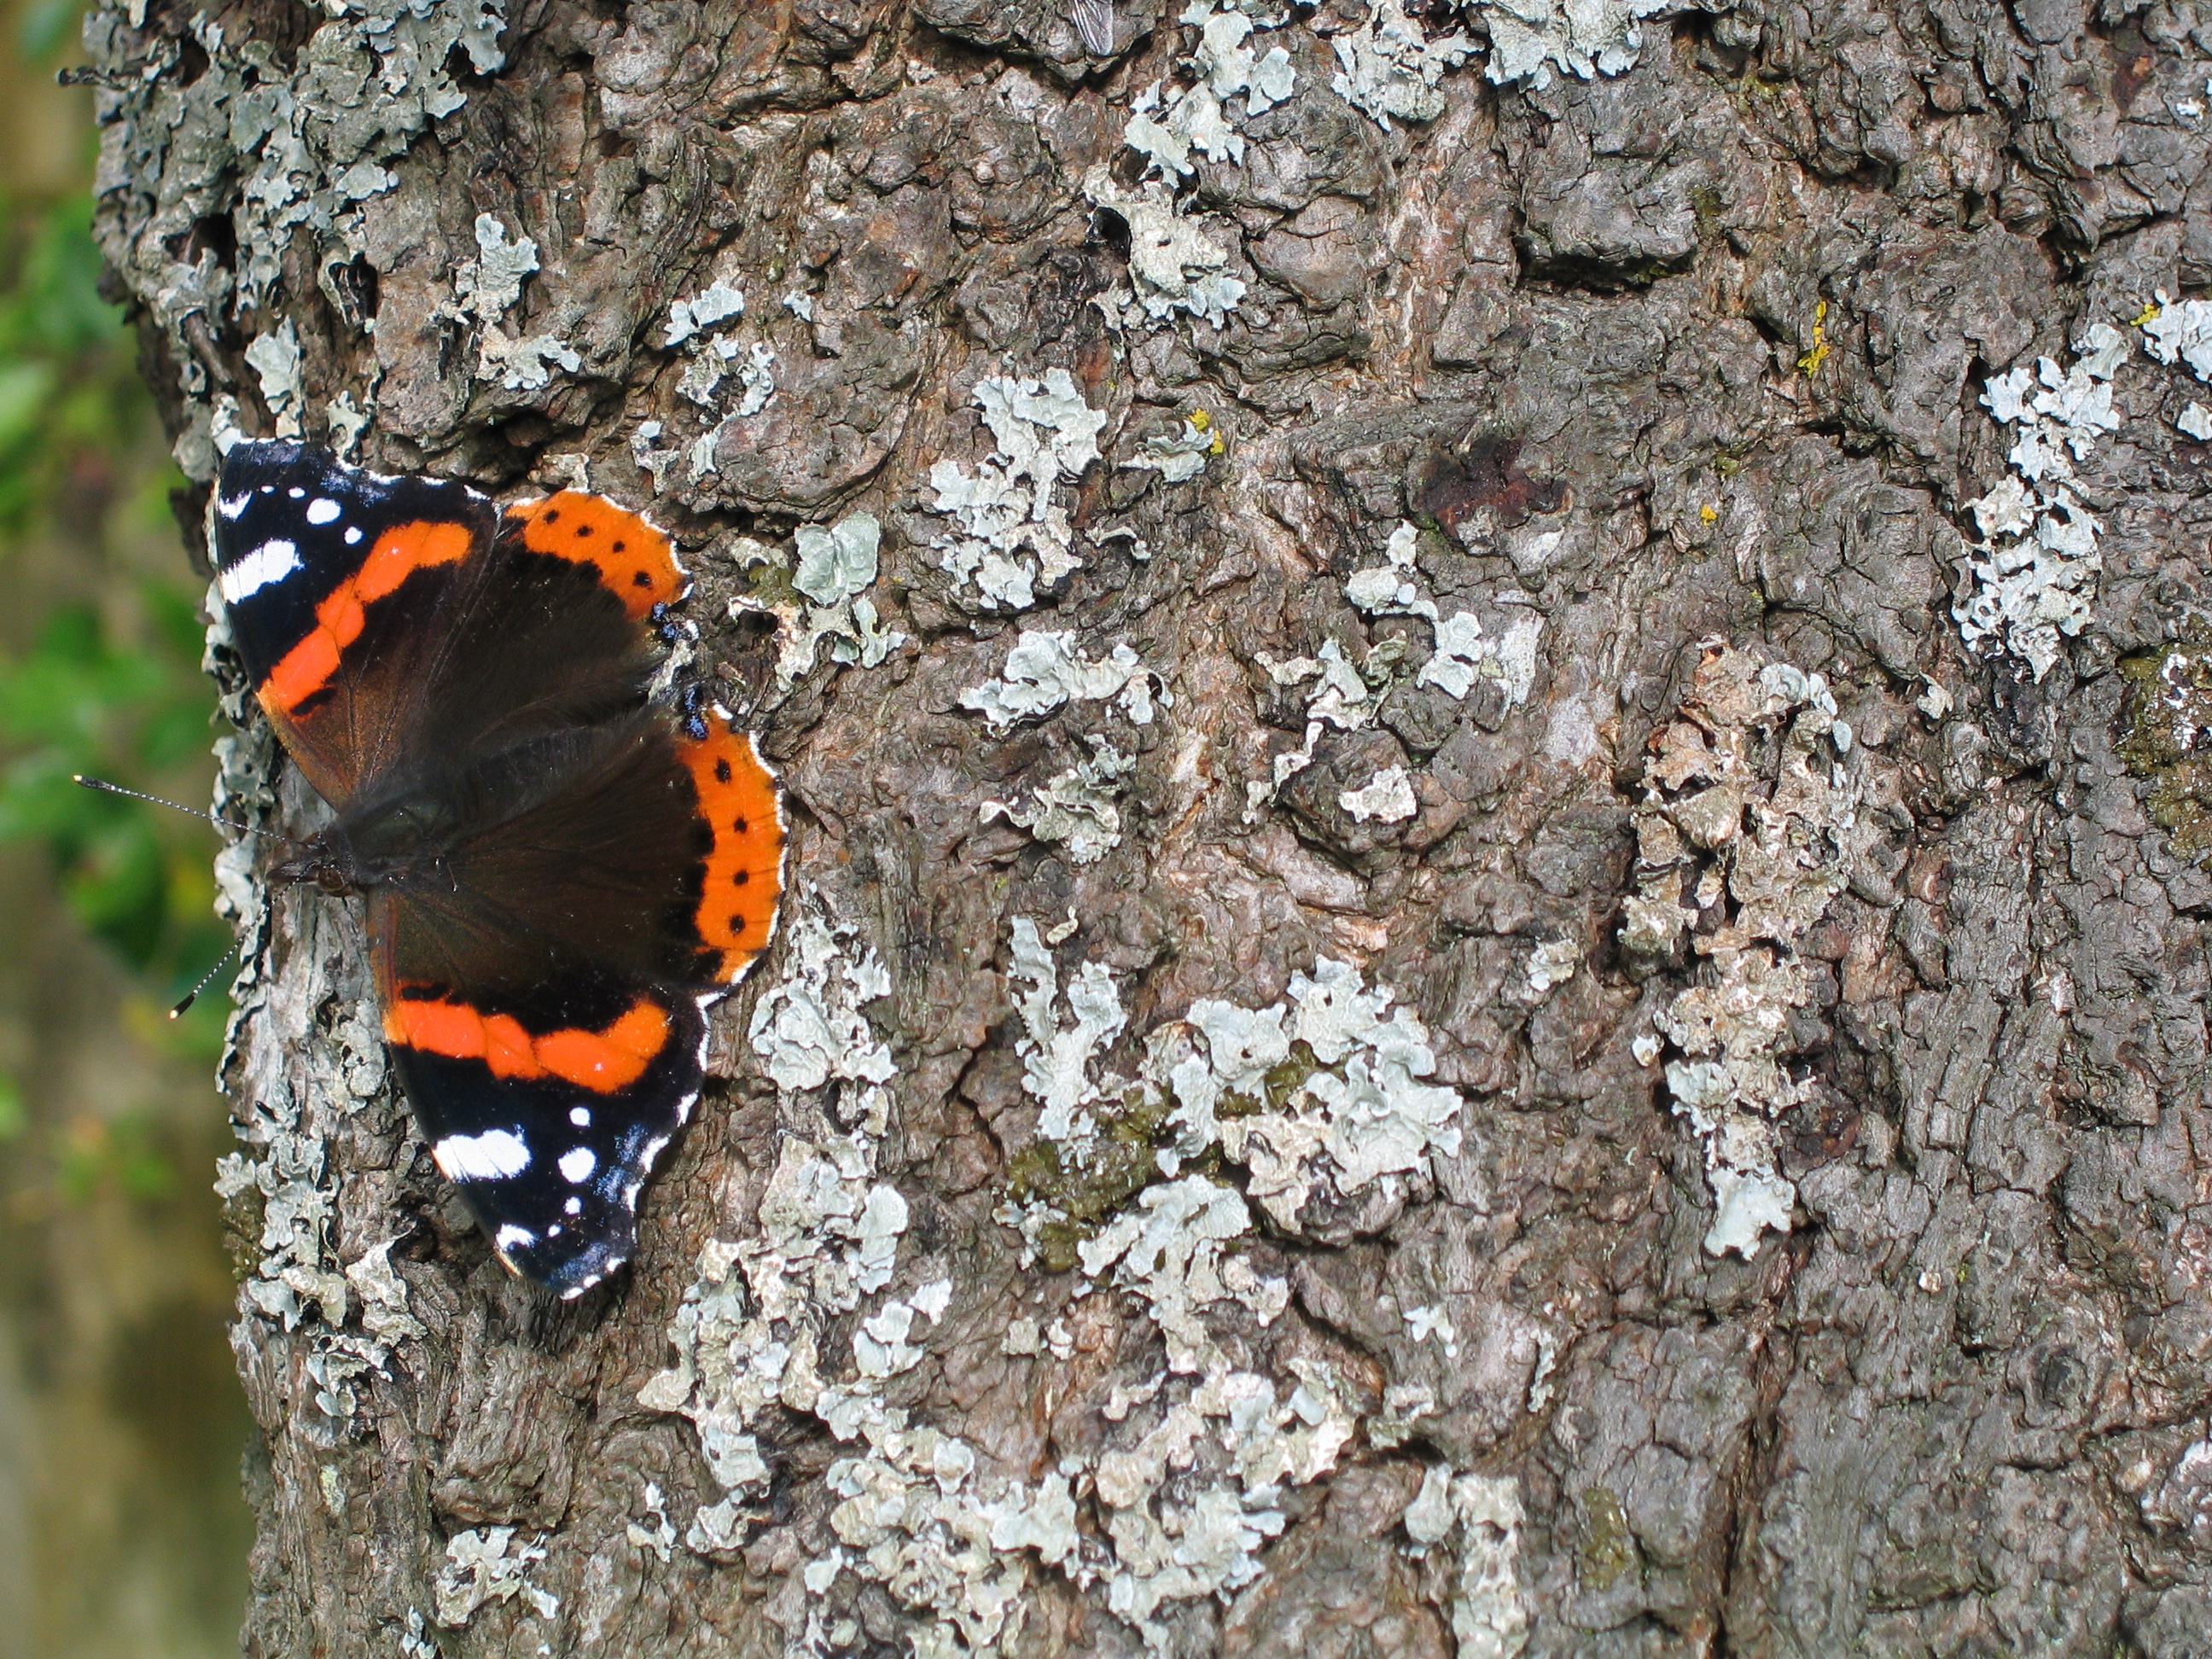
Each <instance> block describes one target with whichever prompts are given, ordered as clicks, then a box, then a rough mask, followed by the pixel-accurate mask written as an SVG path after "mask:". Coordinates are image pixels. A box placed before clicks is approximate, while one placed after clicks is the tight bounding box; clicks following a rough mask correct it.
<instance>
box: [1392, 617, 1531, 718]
mask: <svg viewBox="0 0 2212 1659" xmlns="http://www.w3.org/2000/svg"><path fill="white" fill-rule="evenodd" d="M1543 635H1544V619H1543V618H1542V617H1539V616H1535V615H1534V614H1533V613H1532V614H1529V615H1526V616H1522V617H1516V618H1515V620H1514V623H1513V625H1512V626H1511V627H1510V628H1508V629H1506V630H1505V633H1504V636H1503V637H1502V638H1499V639H1487V638H1486V637H1484V635H1483V632H1482V623H1480V621H1479V620H1477V619H1476V617H1474V614H1473V613H1472V612H1470V611H1455V612H1454V613H1453V614H1452V615H1451V616H1449V617H1443V619H1442V620H1440V621H1439V622H1438V623H1437V629H1436V640H1437V648H1436V652H1435V653H1434V654H1433V655H1432V656H1431V657H1430V659H1428V661H1426V662H1425V663H1423V664H1422V665H1421V671H1420V672H1419V674H1418V675H1417V676H1415V678H1414V684H1418V685H1433V686H1436V687H1437V689H1438V690H1442V691H1443V693H1444V695H1445V696H1449V697H1453V698H1463V697H1465V696H1467V694H1468V692H1469V691H1471V690H1474V684H1475V682H1476V681H1477V680H1494V681H1496V682H1497V683H1498V685H1499V686H1500V687H1502V688H1503V689H1504V693H1505V705H1506V707H1507V708H1519V707H1520V706H1521V705H1522V703H1524V702H1528V694H1529V693H1530V692H1531V691H1533V690H1534V689H1535V685H1536V647H1537V645H1538V644H1539V642H1540V641H1541V640H1542V638H1543Z"/></svg>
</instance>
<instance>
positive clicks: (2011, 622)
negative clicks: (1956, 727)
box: [1951, 292, 2212, 679]
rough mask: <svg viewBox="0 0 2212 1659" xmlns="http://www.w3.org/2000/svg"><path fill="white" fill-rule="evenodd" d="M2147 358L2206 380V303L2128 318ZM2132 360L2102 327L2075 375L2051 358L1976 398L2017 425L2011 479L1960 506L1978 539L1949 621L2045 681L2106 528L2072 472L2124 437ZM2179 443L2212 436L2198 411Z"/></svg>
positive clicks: (2211, 416) (2071, 631)
mask: <svg viewBox="0 0 2212 1659" xmlns="http://www.w3.org/2000/svg"><path fill="white" fill-rule="evenodd" d="M2135 322H2136V327H2137V328H2138V329H2139V330H2140V331H2141V336H2142V349H2143V351H2144V353H2145V354H2146V355H2147V356H2148V357H2149V358H2150V359H2151V361H2153V362H2157V363H2160V364H2165V365H2173V364H2179V365H2181V366H2182V367H2184V368H2187V369H2188V370H2189V371H2190V372H2191V374H2194V375H2195V376H2196V377H2197V380H2200V381H2203V382H2205V383H2207V384H2212V301H2203V300H2184V301H2168V300H2167V298H2166V295H2165V294H2164V293H2163V292H2161V293H2160V294H2159V295H2158V296H2157V298H2156V300H2155V301H2154V303H2152V304H2150V305H2148V306H2146V307H2143V311H2142V315H2141V316H2140V317H2138V318H2136V319H2135ZM2132 356H2133V353H2132V351H2131V350H2130V344H2129V337H2128V335H2127V334H2125V333H2124V332H2123V331H2120V330H2119V329H2117V328H2114V327H2112V325H2110V324H2108V323H2093V324H2091V325H2089V327H2088V328H2087V330H2085V331H2083V333H2082V337H2081V342H2080V343H2079V345H2078V347H2077V348H2076V354H2075V362H2074V363H2073V365H2072V366H2071V367H2070V368H2063V369H2062V368H2060V367H2059V366H2058V365H2057V363H2056V362H2053V361H2052V360H2051V359H2050V358H2048V357H2044V358H2039V359H2038V361H2037V362H2036V365H2035V368H2034V369H2033V371H2032V372H2031V371H2030V370H2028V369H2027V368H2015V369H2014V370H2012V371H2011V372H2009V373H2008V374H2000V375H1997V376H1996V377H1995V378H1993V379H1992V380H1990V382H1989V383H1988V385H1987V386H1984V389H1983V392H1982V402H1983V404H1984V405H1985V406H1986V407H1987V408H1988V409H1989V410H1990V414H1991V415H1992V416H1995V417H1996V419H1997V420H1998V421H2000V422H2003V423H2004V424H2005V425H2006V426H2008V427H2010V428H2014V430H2015V434H2016V436H2015V440H2014V442H2013V446H2012V448H2011V449H2010V451H2009V452H2008V453H2007V455H2006V457H2005V459H2006V461H2007V462H2008V465H2010V467H2011V471H2010V472H2009V473H2008V475H2007V476H2006V477H2003V478H2002V479H2001V480H2000V481H1999V482H1998V483H1997V485H1996V488H1995V489H1991V490H1990V492H1989V493H1988V494H1986V495H1983V496H1981V497H1979V498H1978V499H1977V500H1974V501H1969V502H1967V503H1966V507H1967V510H1968V512H1969V513H1972V517H1973V520H1974V526H1975V528H1976V530H1977V531H1978V532H1979V533H1978V537H1976V538H1968V539H1967V540H1966V565H1967V580H1968V584H1969V586H1968V587H1967V591H1966V592H1965V593H1964V594H1963V595H1962V597H1961V598H1960V601H1959V603H1958V604H1956V605H1954V606H1953V607H1952V611H1951V614H1952V617H1953V618H1954V620H1955V621H1956V622H1957V623H1958V624H1959V631H1960V635H1962V636H1963V637H1964V639H1965V640H1966V644H1967V645H1968V646H1969V647H1975V648H1978V649H1979V650H1982V651H1984V652H1994V651H2000V650H2002V651H2008V652H2009V653H2012V654H2013V655H2014V656H2015V657H2017V658H2019V659H2020V660H2021V661H2022V662H2024V663H2026V664H2027V665H2028V667H2029V668H2030V670H2031V671H2033V673H2034V675H2035V678H2037V679H2041V678H2043V677H2044V676H2045V674H2047V673H2048V672H2050V671H2051V666H2052V665H2054V664H2055V663H2057V660H2058V656H2059V651H2060V647H2061V641H2062V640H2063V639H2066V638H2071V637H2073V636H2074V635H2077V634H2079V633H2080V632H2081V630H2082V629H2083V628H2085V627H2087V625H2088V623H2089V619H2090V615H2091V611H2090V606H2091V603H2092V601H2093V600H2094V599H2095V598H2096V591H2097V577H2098V574H2099V572H2100V570H2101V569H2102V568H2103V565H2104V559H2103V556H2102V555H2101V554H2100V552H2099V550H2098V547H2097V541H2098V538H2099V536H2100V534H2101V533H2102V529H2103V526H2101V525H2100V523H2099V521H2098V520H2097V518H2096V515H2095V514H2094V513H2092V512H2091V511H2090V510H2089V508H2088V507H2087V506H2086V505H2085V504H2084V502H2083V501H2082V499H2081V495H2080V494H2079V493H2078V492H2077V490H2076V489H2075V475H2076V471H2077V469H2078V468H2079V467H2080V466H2081V464H2083V463H2085V462H2087V460H2088V459H2090V458H2091V456H2092V455H2093V453H2095V451H2096V448H2097V446H2098V444H2099V443H2100V441H2102V440H2103V438H2104V437H2105V436H2106V435H2107V434H2109V433H2112V432H2117V431H2118V430H2119V428H2120V426H2121V422H2122V418H2123V417H2122V415H2121V412H2120V411H2119V410H2118V409H2116V408H2115V407H2114V404H2113V401H2112V390H2113V381H2114V380H2115V379H2116V378H2117V377H2118V374H2119V371H2120V368H2121V367H2122V365H2123V364H2124V363H2126V362H2129V361H2130V359H2131V357H2132ZM2176 424H2177V426H2178V427H2179V428H2180V430H2181V432H2182V433H2183V435H2185V436H2188V437H2193V438H2197V439H2199V440H2203V439H2207V438H2212V413H2208V412H2207V411H2205V410H2203V408H2202V407H2201V406H2200V405H2198V404H2194V403H2192V404H2190V405H2189V406H2188V407H2187V408H2186V409H2185V410H2183V412H2182V414H2181V416H2180V417H2179V420H2178V421H2177V422H2176Z"/></svg>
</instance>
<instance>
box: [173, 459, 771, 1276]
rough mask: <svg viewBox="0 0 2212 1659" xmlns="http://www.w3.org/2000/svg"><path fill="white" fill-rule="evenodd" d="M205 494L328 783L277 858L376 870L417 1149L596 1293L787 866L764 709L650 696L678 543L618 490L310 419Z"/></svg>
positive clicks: (271, 696) (302, 733) (382, 971)
mask: <svg viewBox="0 0 2212 1659" xmlns="http://www.w3.org/2000/svg"><path fill="white" fill-rule="evenodd" d="M210 522H211V524H212V526H213V541H214V546H215V556H216V589H217V591H218V592H220V594H221V595H222V602H223V605H224V606H225V608H226V610H227V611H228V615H229V619H230V631H231V637H232V640H233V641H234V644H235V646H236V647H237V651H238V654H239V656H240V659H242V660H243V662H244V664H245V667H246V673H247V674H248V675H249V676H250V677H251V679H252V685H253V690H254V695H255V696H256V698H257V699H258V701H259V702H260V704H261V707H262V708H263V709H264V711H265V712H266V713H267V714H268V716H269V718H270V721H271V722H272V723H273V724H274V725H275V726H276V733H277V736H278V737H279V738H282V739H283V744H284V747H285V749H286V750H287V751H288V752H289V754H290V755H291V757H292V759H293V761H294V763H295V764H296V765H297V766H298V767H299V769H300V770H301V773H302V774H303V775H305V776H306V778H307V781H308V782H309V783H311V784H313V786H314V787H315V788H316V790H317V791H318V792H319V793H321V795H322V797H323V799H325V800H326V801H328V802H329V803H330V804H331V807H332V808H333V809H334V811H336V814H337V822H336V823H333V824H332V825H331V827H330V828H328V829H324V830H322V831H321V832H320V833H319V834H318V835H316V836H314V837H313V839H312V840H310V841H309V842H307V843H306V845H305V848H304V850H303V851H302V852H301V854H300V855H299V856H298V857H296V858H294V859H291V860H288V861H287V862H285V863H283V864H282V865H280V866H277V868H276V870H275V871H273V872H271V873H272V877H273V878H275V879H276V880H280V881H286V882H293V883H307V884H313V885H315V886H317V887H319V888H320V889H321V890H323V891H325V892H326V893H330V894H332V895H354V894H358V895H360V896H362V899H363V900H364V901H365V908H366V911H367V920H368V942H369V952H370V958H371V963H372V966H373V969H374V974H375V979H376V987H377V993H378V995H379V997H380V1000H381V1001H382V1004H383V1010H384V1035H385V1039H386V1043H387V1045H388V1046H389V1049H390V1052H391V1056H392V1064H393V1066H394V1067H395V1069H396V1070H397V1071H398V1075H399V1079H400V1081H401V1083H402V1084H403V1085H404V1087H405V1089H406V1091H407V1097H408V1099H409V1101H410V1103H412V1105H413V1107H414V1109H415V1117H416V1122H417V1123H418V1124H419V1125H420V1126H421V1127H422V1134H423V1137H424V1139H427V1140H428V1142H429V1143H430V1150H431V1155H432V1156H433V1157H434V1158H435V1159H436V1160H437V1164H438V1167H439V1168H440V1169H441V1170H443V1171H445V1173H446V1175H447V1177H448V1178H450V1179H451V1180H452V1181H453V1182H454V1184H455V1185H456V1186H458V1187H459V1188H460V1190H461V1194H462V1195H463V1196H464V1197H465V1199H466V1200H468V1204H469V1207H470V1209H471V1211H473V1212H475V1215H476V1217H477V1221H478V1222H479V1223H480V1224H481V1225H482V1226H483V1230H484V1231H485V1233H486V1234H487V1235H488V1236H489V1237H490V1239H491V1241H492V1245H493V1248H494V1249H495V1250H497V1251H498V1253H499V1256H500V1259H501V1261H504V1262H506V1263H507V1266H508V1267H512V1268H513V1269H515V1270H516V1271H518V1272H520V1273H523V1274H524V1275H526V1277H528V1278H530V1279H535V1280H537V1281H538V1283H539V1284H541V1285H546V1286H548V1287H550V1288H551V1289H553V1290H555V1291H558V1292H560V1294H561V1295H562V1297H574V1296H577V1295H580V1293H581V1292H582V1291H585V1290H586V1289H587V1288H588V1287H589V1286H591V1285H596V1284H597V1283H599V1280H600V1279H604V1278H605V1276H606V1275H607V1274H608V1273H611V1272H612V1271H613V1270H614V1269H615V1268H616V1267H619V1266H621V1265H622V1264H623V1262H624V1261H628V1260H629V1256H630V1255H631V1253H632V1252H633V1250H634V1249H635V1246H636V1239H637V1195H638V1191H639V1189H640V1188H641V1187H642V1186H643V1185H644V1183H645V1181H646V1179H647V1176H650V1175H651V1174H652V1173H653V1164H655V1162H656V1161H657V1160H658V1159H659V1156H660V1153H661V1151H662V1149H663V1148H664V1147H665V1146H667V1145H668V1142H669V1139H670V1138H671V1136H672V1135H673V1134H674V1133H676V1131H677V1129H678V1127H680V1126H681V1125H682V1124H683V1123H684V1120H685V1119H686V1118H688V1117H689V1116H690V1112H691V1108H692V1106H693V1104H694V1103H696V1101H697V1100H698V1098H699V1086H700V1081H701V1079H702V1075H703V1068H704V1066H705V1061H706V1047H707V1024H706V1018H705V1014H706V1011H707V1010H708V1008H709V1007H710V1006H713V1004H714V1002H715V1001H716V1000H717V999H719V998H720V997H722V996H723V995H725V994H727V991H728V988H729V987H730V986H732V984H734V983H735V982H736V981H738V979H740V978H742V977H743V976H744V972H745V970H746V969H748V968H750V966H751V965H752V963H754V961H755V960H757V958H758V957H759V956H760V954H761V952H762V951H764V950H765V949H766V948H767V947H768V943H769V937H770V935H771V934H772V933H773V932H774V930H775V914H776V902H777V899H778V897H779V896H780V895H781V890H782V885H783V817H782V808H781V796H780V794H779V792H778V789H777V787H776V782H775V774H773V773H772V772H770V771H769V769H768V767H767V766H766V765H765V764H763V762H762V760H761V758H760V756H759V753H758V752H757V750H755V748H754V746H753V743H752V739H751V738H749V737H744V736H742V735H738V734H737V733H735V732H731V731H730V730H728V729H727V728H726V726H725V725H723V724H722V723H721V722H720V721H719V720H718V721H716V722H714V723H713V724H712V725H711V726H710V724H709V722H708V720H706V719H705V718H704V717H702V715H701V714H699V713H698V712H697V710H696V705H695V704H694V702H691V701H690V700H687V701H686V702H685V703H684V708H683V710H682V713H681V715H680V720H681V724H679V718H678V717H671V714H670V713H669V712H668V711H666V710H665V709H663V708H658V707H656V706H655V705H654V704H653V702H650V701H649V699H648V696H647V683H648V682H649V681H650V679H651V678H652V677H653V667H654V659H653V652H652V649H651V647H652V640H653V625H654V624H659V623H662V619H663V617H664V615H665V609H664V608H665V606H667V605H671V604H673V603H675V602H676V601H677V600H678V599H681V598H683V596H684V593H685V592H687V591H688V590H687V585H686V582H685V580H684V571H683V568H682V567H681V566H680V565H678V562H677V561H676V556H675V549H674V547H673V545H672V544H671V542H670V541H669V538H667V537H666V536H665V534H663V533H662V532H660V531H659V530H656V529H654V528H653V526H651V525H649V524H647V522H646V521H645V520H643V519H641V518H640V517H638V516H637V515H636V514H635V513H630V512H628V511H626V510H625V509H623V508H622V507H617V505H615V503H613V502H612V501H607V500H605V498H603V497H601V496H598V495H584V494H582V493H580V492H578V491H574V490H563V491H562V492H561V493H560V494H558V495H550V496H548V497H546V498H545V499H544V500H542V501H523V502H518V503H516V504H515V505H513V506H511V507H507V509H506V511H505V512H504V513H501V512H500V511H498V510H497V509H496V508H495V507H493V505H492V503H491V502H490V501H489V500H487V499H486V498H485V497H484V496H483V495H478V494H477V492H476V491H474V490H472V489H469V488H467V487H466V486H465V485H463V484H460V483H454V482H452V481H450V480H447V479H441V478H427V477H382V476H380V475H379V474H377V473H373V472H365V471H361V470H360V469H359V468H356V467H351V466H347V465H343V464H342V463H340V462H339V461H338V460H337V459H336V458H335V457H333V456H331V455H330V454H329V453H326V452H325V451H322V450H319V449H313V448H310V447H306V446H303V445H301V444H295V443H246V444H240V445H239V446H237V447H235V448H234V449H233V450H232V451H231V452H230V454H229V456H228V459H226V461H225V462H224V464H223V469H222V478H221V480H220V482H219V483H218V484H217V485H216V499H215V505H214V510H213V513H212V516H211V520H210ZM664 625H665V624H664Z"/></svg>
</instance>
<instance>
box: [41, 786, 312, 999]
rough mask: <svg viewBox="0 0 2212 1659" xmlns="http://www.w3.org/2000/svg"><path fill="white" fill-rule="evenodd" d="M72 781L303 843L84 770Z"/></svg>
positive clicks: (249, 831) (289, 843) (267, 838)
mask: <svg viewBox="0 0 2212 1659" xmlns="http://www.w3.org/2000/svg"><path fill="white" fill-rule="evenodd" d="M70 781H72V782H74V783H77V784H80V785H82V787H85V788H87V789H98V790H100V791H101V792H102V793H106V794H110V795H128V796H130V797H131V799H133V800H143V801H151V802H152V803H153V804H154V805H156V806H166V807H168V808H170V809H171V810H172V811H178V812H185V813H189V814H190V815H191V816H192V817H196V818H205V819H206V820H207V821H208V822H209V823H217V824H222V826H224V827H225V828H227V829H236V830H239V831H240V832H241V833H243V834H246V835H249V836H260V837H261V838H262V840H264V841H281V842H284V843H285V844H286V845H287V846H289V847H297V846H299V845H300V844H301V843H300V842H297V841H295V840H294V839H293V838H292V837H291V836H280V835H278V834H277V833H276V831H275V830H274V829H255V828H254V827H253V826H252V824H250V823H240V822H239V821H238V820H237V819H236V818H226V817H221V816H219V815H218V814H217V813H216V811H214V810H213V809H212V808H210V809H209V810H208V811H200V810H199V809H198V808H197V807H193V806H187V805H185V804H184V803H183V802H182V801H174V800H164V799H161V796H159V795H149V794H147V793H145V792H144V791H143V790H140V789H125V787H123V786H122V785H121V784H119V783H110V782H108V781H106V779H105V778H88V777H87V776H85V775H84V774H83V773H82V772H72V773H71V774H70ZM221 966H222V963H216V967H218V968H220V967H221ZM185 1001H187V1002H189V1001H191V998H190V997H187V998H185Z"/></svg>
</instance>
